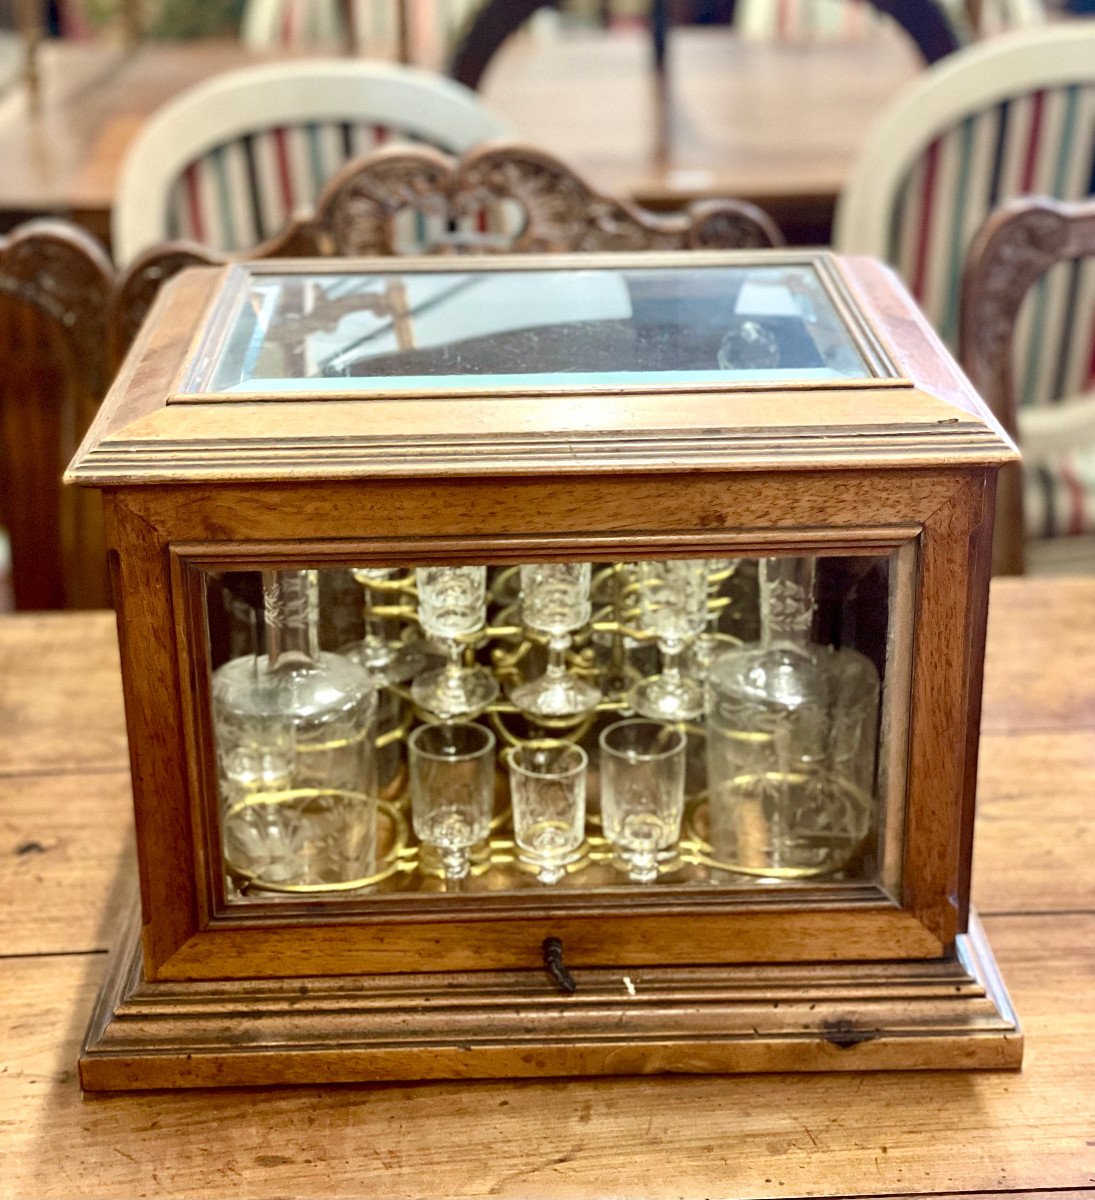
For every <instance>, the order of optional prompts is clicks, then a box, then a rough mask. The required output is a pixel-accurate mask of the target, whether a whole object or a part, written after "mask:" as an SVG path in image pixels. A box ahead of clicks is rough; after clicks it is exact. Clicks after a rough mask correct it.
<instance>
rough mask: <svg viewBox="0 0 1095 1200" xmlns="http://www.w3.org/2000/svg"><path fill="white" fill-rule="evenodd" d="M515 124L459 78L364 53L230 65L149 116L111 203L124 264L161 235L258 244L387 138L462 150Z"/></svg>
mask: <svg viewBox="0 0 1095 1200" xmlns="http://www.w3.org/2000/svg"><path fill="white" fill-rule="evenodd" d="M507 131H508V130H507V126H506V125H505V123H504V122H502V121H501V120H500V119H498V118H497V117H495V116H494V115H493V114H492V113H491V112H490V111H489V110H488V109H486V108H485V107H484V106H483V105H482V104H481V102H480V101H479V99H478V98H477V97H476V96H475V94H474V93H473V92H471V91H469V90H468V89H466V88H464V87H462V86H461V85H460V84H457V83H453V82H451V81H450V80H445V79H441V78H438V77H436V76H434V75H431V74H429V73H427V72H423V71H418V70H415V69H414V68H411V67H397V66H389V65H386V64H376V63H365V62H361V61H357V60H353V61H350V60H332V61H327V60H324V61H316V62H304V61H301V62H288V63H278V64H274V65H270V66H261V67H248V68H244V69H243V70H239V71H231V72H227V73H225V74H224V75H221V76H219V77H217V78H215V79H212V80H210V81H209V82H207V83H205V84H202V85H201V86H199V87H196V88H193V89H192V90H191V91H189V92H186V93H184V94H183V95H181V96H179V97H178V98H177V99H176V100H175V101H173V102H172V103H171V104H169V105H167V106H166V107H165V108H163V109H161V110H160V111H159V112H158V113H156V114H154V115H153V117H152V118H151V119H150V120H149V121H148V123H147V124H146V125H145V127H144V128H143V129H142V131H141V133H140V135H139V136H138V138H137V139H136V141H135V142H134V144H133V146H132V148H131V149H130V151H129V154H128V155H127V157H126V160H125V163H124V164H123V167H122V173H121V180H120V183H119V188H118V196H117V200H116V203H115V206H114V220H113V242H114V253H115V257H116V259H117V261H118V262H119V263H123V264H124V263H126V262H129V261H130V260H131V259H132V258H133V257H134V255H136V254H137V253H138V252H139V251H140V250H142V249H143V248H144V247H146V246H150V245H153V244H155V243H157V242H160V241H163V240H164V239H165V238H176V239H179V238H181V239H187V240H194V241H198V242H201V243H202V244H204V245H207V246H210V247H212V248H213V249H216V250H223V251H238V250H246V249H250V248H252V247H254V246H256V245H258V244H259V243H261V242H263V241H265V240H266V239H268V238H270V237H273V236H274V235H276V234H277V233H278V232H279V231H280V230H281V229H282V228H283V227H284V226H285V224H286V223H287V221H288V219H289V217H290V216H292V214H293V212H294V211H295V210H297V209H300V208H308V207H310V206H311V205H312V204H313V202H314V201H315V200H316V198H317V197H318V195H319V193H320V192H321V191H322V189H323V186H324V184H326V182H327V180H328V179H329V178H330V177H331V176H332V175H334V174H335V173H336V172H337V171H338V170H339V168H340V167H342V166H343V164H344V163H346V162H347V161H348V160H349V159H352V158H355V157H357V156H358V155H360V154H362V153H365V152H367V151H369V150H371V149H373V148H374V147H376V146H378V145H380V144H382V143H387V142H418V143H424V144H427V145H430V146H434V147H436V148H438V149H440V150H444V151H446V152H448V153H454V154H460V153H463V152H464V151H466V150H468V149H470V148H471V147H472V146H475V145H477V144H479V143H480V142H483V141H486V140H489V139H492V138H497V137H501V136H504V135H505V134H506V133H507Z"/></svg>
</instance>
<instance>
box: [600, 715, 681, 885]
mask: <svg viewBox="0 0 1095 1200" xmlns="http://www.w3.org/2000/svg"><path fill="white" fill-rule="evenodd" d="M600 745H601V820H602V822H603V824H604V832H605V837H607V838H608V840H609V841H610V842H611V843H612V844H613V846H614V847H615V848H616V854H617V856H618V858H619V859H620V861H621V862H622V863H623V865H624V866H625V867H626V869H627V874H628V878H629V879H631V880H633V881H634V882H635V883H651V882H653V881H654V880H655V879H657V877H658V853H659V851H662V850H668V849H670V847H672V846H675V845H676V844H677V842H678V841H679V840H680V836H681V817H682V816H683V814H684V766H685V750H686V746H687V739H686V738H685V735H684V734H683V733H682V732H681V730H679V729H677V728H675V727H674V726H672V725H665V724H663V723H662V722H660V721H644V720H639V719H633V720H627V721H618V722H617V723H616V724H615V725H610V726H609V727H608V728H607V729H605V730H603V731H602V733H601V737H600Z"/></svg>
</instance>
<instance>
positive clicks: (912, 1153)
mask: <svg viewBox="0 0 1095 1200" xmlns="http://www.w3.org/2000/svg"><path fill="white" fill-rule="evenodd" d="M985 685H986V687H985V704H984V723H983V731H982V743H981V747H982V749H981V768H980V794H979V802H978V807H979V811H978V823H977V852H976V858H975V864H974V898H975V901H976V902H977V904H978V905H979V908H980V912H981V916H982V919H983V920H984V922H985V925H986V927H987V929H988V932H989V936H990V937H991V939H992V943H993V946H994V948H995V950H996V953H997V955H998V958H999V961H1000V966H1001V969H1002V971H1003V973H1004V976H1005V979H1006V981H1007V983H1008V986H1009V989H1010V991H1011V995H1012V998H1013V1000H1014V1002H1015V1005H1016V1008H1017V1010H1018V1012H1019V1015H1020V1019H1021V1021H1022V1023H1023V1026H1024V1029H1025V1033H1026V1039H1027V1040H1026V1058H1025V1063H1024V1067H1023V1070H1022V1072H1021V1073H1019V1074H1015V1073H1007V1072H1005V1073H994V1072H985V1073H981V1074H969V1073H962V1072H952V1073H946V1072H910V1073H906V1074H896V1073H875V1074H848V1075H828V1076H825V1075H813V1076H809V1075H799V1076H793V1075H768V1076H739V1077H718V1076H708V1077H699V1076H658V1077H651V1078H645V1079H644V1078H614V1079H580V1080H569V1081H561V1080H522V1081H484V1082H452V1083H439V1084H423V1085H408V1086H401V1085H385V1086H381V1087H373V1088H369V1087H333V1088H325V1089H324V1088H299V1089H291V1088H282V1089H267V1090H261V1091H260V1090H251V1091H222V1092H216V1093H212V1092H204V1093H203V1092H191V1093H155V1094H149V1095H139V1094H138V1095H121V1096H108V1097H96V1098H93V1099H89V1100H87V1101H82V1099H81V1095H80V1091H79V1086H78V1084H77V1082H76V1073H75V1063H76V1055H77V1050H78V1046H79V1042H80V1039H81V1038H82V1036H83V1032H84V1028H85V1026H86V1024H87V1020H88V1017H89V1015H90V1011H91V1006H92V1004H93V1002H94V999H95V995H96V992H97V989H98V986H99V982H100V979H101V978H102V975H103V971H104V968H105V965H106V955H105V951H106V947H107V942H106V936H107V934H106V931H107V930H108V929H109V928H110V927H111V925H112V923H113V921H114V920H115V918H116V916H117V908H118V906H119V905H120V904H121V903H122V902H123V897H124V896H125V895H126V894H127V888H128V881H129V880H130V879H131V878H132V872H133V870H134V863H133V857H132V845H131V843H132V833H131V815H130V806H129V805H130V800H129V771H128V764H127V756H126V740H125V732H124V724H123V720H122V710H121V694H120V692H121V689H120V685H119V678H118V663H117V651H116V648H115V642H114V631H113V618H112V616H111V615H110V614H106V613H85V614H72V615H61V614H54V615H27V616H19V617H6V618H0V714H2V716H3V723H4V730H5V737H4V738H3V740H2V741H0V958H2V959H3V960H4V961H3V978H4V984H5V986H4V988H3V989H2V990H0V1162H2V1163H3V1164H4V1169H3V1173H2V1177H0V1178H2V1183H0V1195H3V1196H5V1197H8V1196H11V1197H29V1196H34V1197H50V1196H56V1197H66V1198H73V1197H78V1196H95V1197H104V1198H105V1197H131V1196H135V1195H143V1196H180V1195H185V1196H207V1197H213V1196H216V1197H229V1196H241V1197H258V1196H288V1195H291V1196H296V1197H305V1196H325V1197H340V1196H355V1197H356V1196H362V1195H369V1196H373V1197H378V1198H381V1197H387V1196H399V1197H410V1196H429V1197H436V1196H441V1195H443V1196H453V1197H457V1196H471V1195H477V1196H480V1195H484V1196H485V1195H491V1196H502V1197H506V1196H512V1197H527V1196H536V1197H568V1198H571V1200H573V1198H574V1197H579V1196H605V1195H625V1194H626V1195H632V1196H644V1197H685V1196H687V1197H703V1196H715V1195H719V1196H741V1197H746V1196H750V1197H759V1196H804V1195H811V1196H820V1195H855V1196H858V1197H865V1196H887V1197H891V1198H892V1197H897V1196H908V1195H911V1194H916V1195H936V1196H939V1195H954V1194H956V1193H961V1194H963V1195H967V1196H969V1195H973V1196H978V1197H987V1196H1002V1195H1006V1194H1008V1193H1016V1192H1020V1193H1024V1194H1026V1195H1027V1196H1028V1200H1029V1197H1030V1194H1031V1193H1034V1194H1036V1195H1038V1196H1046V1197H1048V1196H1049V1195H1050V1194H1052V1195H1053V1196H1054V1197H1055V1198H1056V1200H1062V1198H1063V1197H1065V1196H1069V1195H1072V1196H1075V1197H1077V1198H1078V1197H1080V1196H1090V1195H1091V1194H1092V1185H1093V1182H1095V1130H1093V1128H1092V1122H1091V1118H1092V1113H1093V1112H1095V1003H1093V997H1095V842H1093V837H1092V824H1091V819H1090V812H1091V796H1092V794H1093V793H1095V580H1022V579H1005V580H996V581H995V582H994V583H993V591H992V606H991V611H990V617H989V649H988V660H987V664H986V673H985Z"/></svg>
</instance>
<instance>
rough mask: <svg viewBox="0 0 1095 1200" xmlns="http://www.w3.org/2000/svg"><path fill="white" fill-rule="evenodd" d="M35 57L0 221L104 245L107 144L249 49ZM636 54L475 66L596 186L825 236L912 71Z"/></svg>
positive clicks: (779, 48)
mask: <svg viewBox="0 0 1095 1200" xmlns="http://www.w3.org/2000/svg"><path fill="white" fill-rule="evenodd" d="M41 58H42V91H41V107H40V110H39V111H38V112H37V113H31V112H29V111H28V101H27V97H26V95H25V93H24V92H23V90H22V89H20V88H13V89H9V90H8V92H7V93H6V94H5V95H3V96H2V97H0V162H2V163H3V164H4V165H3V170H2V171H0V232H3V231H4V230H6V229H9V228H11V227H12V226H14V225H15V224H17V223H18V222H19V221H20V220H25V219H26V218H28V217H32V216H47V215H63V216H71V217H72V218H74V219H75V220H77V221H78V222H79V223H80V224H82V225H83V226H84V227H85V228H87V229H89V230H90V231H91V232H92V233H94V234H95V235H96V236H98V237H100V238H103V239H104V240H105V239H106V238H107V237H108V235H109V224H110V219H109V218H110V207H111V202H112V200H113V196H114V189H115V184H116V180H117V174H118V168H119V165H120V162H121V159H122V156H123V154H124V153H125V150H126V148H127V147H128V146H129V144H130V142H131V141H132V140H133V138H134V136H135V135H136V133H137V131H138V129H139V128H140V126H141V123H142V122H143V120H144V119H145V118H146V117H147V116H148V114H149V113H151V112H152V111H153V110H155V109H156V108H158V107H159V106H160V105H162V104H164V103H166V102H167V101H168V100H170V99H171V98H172V97H173V96H175V95H177V94H178V93H179V92H181V91H183V90H184V89H185V88H188V87H191V86H193V85H194V84H196V83H199V82H201V81H202V80H204V79H207V78H209V77H210V76H212V75H215V74H217V73H218V72H220V71H225V70H229V69H232V68H235V67H239V66H242V65H245V64H246V63H248V62H254V61H261V59H258V58H256V56H255V55H254V54H249V53H248V52H247V51H246V50H244V49H243V48H242V47H241V46H240V45H239V44H238V43H235V42H216V41H212V42H210V41H202V42H196V43H172V42H152V41H150V42H144V43H142V44H141V45H140V46H138V47H137V48H136V49H135V50H133V51H131V52H126V51H123V50H122V49H121V48H120V47H115V46H110V45H106V44H103V43H71V42H70V43H65V42H48V43H46V44H44V45H43V47H42V50H41ZM649 59H650V43H649V37H648V35H647V34H646V33H645V32H644V31H642V30H621V31H614V32H612V33H611V34H604V33H595V32H573V33H564V34H561V35H559V36H558V37H556V38H551V39H548V40H544V39H538V38H535V37H531V36H522V37H516V38H513V39H511V40H510V42H508V43H507V44H506V46H505V47H504V48H503V50H502V52H501V53H500V54H499V55H498V57H497V58H496V59H495V60H494V62H492V64H491V65H490V67H489V69H488V72H487V75H486V77H485V79H484V83H483V88H482V97H483V100H484V101H485V103H486V104H488V105H489V106H490V107H491V108H493V109H494V110H495V111H496V112H497V113H498V114H499V115H500V116H502V117H504V118H506V119H507V120H508V121H509V122H510V123H511V124H512V125H513V128H514V133H515V135H516V136H517V137H519V138H520V139H522V140H524V141H527V142H529V143H531V144H533V145H536V146H538V147H541V148H543V149H547V150H552V151H554V152H555V153H557V154H558V155H559V156H560V157H561V158H563V159H564V161H566V162H567V163H568V164H569V165H570V166H571V167H573V168H574V169H576V170H578V171H579V172H580V173H582V174H583V175H585V176H586V178H588V179H589V181H590V182H591V183H592V184H594V186H596V187H599V188H600V189H602V190H604V191H607V192H608V193H609V194H611V195H619V196H629V197H631V198H632V199H635V200H638V201H639V202H640V203H642V204H646V205H649V206H651V207H655V208H663V209H664V208H674V207H679V206H681V205H683V204H686V203H687V202H689V201H691V200H695V199H699V198H704V197H710V196H730V197H736V198H738V199H747V200H753V201H755V202H756V203H758V204H760V205H761V206H762V207H764V208H765V209H766V210H767V211H768V212H769V213H770V215H771V216H773V217H774V218H775V220H776V221H777V222H778V223H779V224H780V225H781V226H782V227H783V229H784V231H785V233H786V234H787V235H788V237H789V238H790V239H791V240H792V241H797V242H822V241H826V240H827V239H828V234H829V228H830V225H831V222H832V211H833V205H834V203H835V199H836V195H837V193H838V192H839V190H840V188H841V187H842V185H843V183H844V182H845V179H846V178H847V175H848V172H849V170H850V168H851V165H852V162H853V159H854V157H855V155H856V153H857V151H858V150H859V148H860V146H861V145H862V143H863V140H864V138H865V136H866V133H867V130H868V128H869V126H870V124H871V121H872V120H873V118H874V117H875V115H876V114H877V113H878V111H879V109H880V108H881V107H882V106H883V105H884V104H885V103H886V102H887V101H888V100H889V99H890V98H891V97H892V96H893V95H895V94H896V92H897V91H898V90H899V89H900V88H901V86H902V85H903V84H904V83H905V82H907V81H908V80H909V79H911V78H912V77H913V76H914V75H915V74H916V73H917V72H918V71H919V70H920V66H919V62H918V60H917V57H916V52H915V48H914V47H913V46H912V44H911V42H908V41H907V39H904V38H902V37H901V36H900V35H898V34H895V35H894V36H893V38H890V39H885V40H882V41H874V42H870V43H833V44H815V45H805V44H791V43H775V42H773V43H755V42H754V43H745V42H742V41H740V40H739V39H738V38H737V37H736V36H735V35H734V34H733V33H732V32H731V31H729V30H723V29H700V28H695V29H693V28H682V29H678V30H675V31H674V35H673V40H672V42H671V43H670V64H669V65H670V70H669V78H670V88H669V95H668V97H666V98H664V100H663V98H661V97H659V95H658V93H657V90H656V86H655V81H654V76H653V73H652V71H651V69H650V62H649ZM606 112H611V114H612V118H613V119H612V120H611V121H606V120H604V119H603V118H604V114H605V113H606ZM833 112H839V113H840V114H841V117H840V120H833V118H832V113H833Z"/></svg>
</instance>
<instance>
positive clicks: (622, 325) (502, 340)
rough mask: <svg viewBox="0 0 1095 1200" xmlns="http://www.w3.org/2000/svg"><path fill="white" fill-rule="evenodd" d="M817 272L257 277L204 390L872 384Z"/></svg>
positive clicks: (757, 269)
mask: <svg viewBox="0 0 1095 1200" xmlns="http://www.w3.org/2000/svg"><path fill="white" fill-rule="evenodd" d="M869 375H870V371H869V369H868V367H867V365H866V363H865V362H864V360H863V358H862V357H861V355H860V353H859V351H858V350H857V349H856V346H855V344H854V342H853V341H852V339H851V336H850V334H849V333H848V330H847V328H846V327H845V325H844V323H843V322H842V321H841V319H840V318H839V316H838V315H837V312H836V309H835V307H834V306H833V303H832V301H831V299H830V298H829V295H828V293H827V292H826V290H825V288H824V287H823V285H822V283H821V280H820V279H819V277H818V275H817V272H816V270H815V269H814V267H813V266H811V265H809V264H806V263H791V264H788V263H782V264H778V265H776V264H773V265H768V266H732V267H673V268H666V267H645V268H628V269H607V268H594V269H588V270H582V269H573V268H567V269H561V270H533V271H492V270H487V271H482V270H478V271H455V270H445V271H429V272H417V271H414V272H411V271H407V272H392V273H386V274H375V275H358V274H338V273H335V272H331V273H328V274H314V275H313V274H309V275H304V274H299V275H294V274H284V275H279V274H256V275H253V276H252V277H251V278H250V281H249V287H248V290H247V293H246V295H245V297H244V300H243V303H242V305H241V306H240V307H239V309H238V310H237V313H236V315H235V317H234V319H233V321H232V325H231V328H230V331H229V334H228V337H227V339H226V340H225V342H224V343H223V344H222V348H221V350H220V353H219V357H218V358H217V360H216V361H215V362H214V363H213V364H212V367H211V370H209V371H208V372H207V373H205V377H204V378H203V379H201V380H199V381H198V384H199V386H198V388H197V389H196V390H198V391H211V392H236V393H242V394H247V395H255V394H259V393H274V394H280V395H284V394H286V393H291V392H302V393H303V392H308V393H314V392H317V391H318V392H332V393H335V392H347V391H348V392H353V393H369V392H383V393H391V392H405V393H414V392H435V391H438V390H442V391H444V390H453V391H474V392H480V393H481V392H485V391H492V390H493V391H497V390H510V389H523V388H547V389H553V388H562V389H566V390H578V389H582V388H588V387H593V388H597V387H633V388H636V389H639V390H641V389H642V388H644V387H651V386H655V387H657V386H666V385H669V386H681V387H688V386H690V385H694V384H703V385H712V384H714V385H717V384H720V383H726V384H731V383H739V384H740V383H754V382H755V383H763V382H769V383H770V382H778V381H784V380H786V381H791V380H807V381H813V380H826V379H840V378H864V377H866V376H869Z"/></svg>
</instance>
